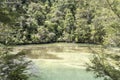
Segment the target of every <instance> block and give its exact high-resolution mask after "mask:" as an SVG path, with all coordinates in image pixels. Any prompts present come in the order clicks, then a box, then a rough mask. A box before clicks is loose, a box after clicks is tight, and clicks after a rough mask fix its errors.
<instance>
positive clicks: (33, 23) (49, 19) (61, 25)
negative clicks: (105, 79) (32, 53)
mask: <svg viewBox="0 0 120 80" xmlns="http://www.w3.org/2000/svg"><path fill="white" fill-rule="evenodd" d="M94 2H96V3H95V4H93V3H94ZM99 3H100V1H99V0H98V1H95V0H80V1H78V0H64V1H62V0H44V1H43V0H28V1H25V0H20V3H19V4H17V3H16V4H10V5H11V7H10V9H13V8H14V9H13V10H15V11H14V12H16V15H17V18H16V16H15V14H13V16H14V17H15V20H14V19H12V20H13V22H14V25H12V26H14V27H13V28H12V29H9V31H10V33H8V34H10V35H12V37H9V39H10V40H12V41H8V43H7V44H28V43H43V42H44V43H47V42H57V41H64V42H79V43H97V44H99V43H103V42H104V37H105V35H106V31H105V30H106V25H104V24H105V23H104V22H103V21H100V20H98V18H99V17H104V15H106V17H107V18H108V17H109V15H110V14H112V13H111V12H109V14H106V13H105V14H101V12H102V11H103V10H104V9H105V10H106V11H110V9H109V8H107V7H105V5H103V4H99ZM12 6H14V7H12ZM7 7H8V5H7ZM7 7H6V8H7ZM0 9H2V8H0ZM7 11H8V10H7ZM8 12H9V13H10V12H11V11H8ZM19 14H20V15H19ZM8 15H9V14H8ZM5 16H6V15H5ZM9 16H11V15H9ZM6 17H7V16H6ZM106 17H105V18H106ZM2 18H4V19H6V18H5V17H4V16H2ZM103 19H104V18H103ZM0 22H3V21H0ZM9 26H10V25H8V27H9ZM41 26H42V27H41ZM39 29H43V31H42V32H40V31H39ZM2 33H4V30H3V31H2ZM13 34H14V36H13ZM41 36H44V38H43V37H42V38H41ZM0 41H1V42H2V43H5V42H4V40H1V39H0Z"/></svg>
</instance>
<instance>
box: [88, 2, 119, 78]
mask: <svg viewBox="0 0 120 80" xmlns="http://www.w3.org/2000/svg"><path fill="white" fill-rule="evenodd" d="M106 1H107V3H108V7H109V8H110V9H111V10H112V11H113V13H114V15H115V16H114V17H115V18H114V19H112V22H111V20H108V21H106V22H107V24H104V25H106V27H107V28H106V36H105V41H104V43H103V45H102V46H103V48H101V50H100V52H96V51H94V50H93V53H94V55H93V59H91V64H88V68H87V70H88V71H93V72H94V73H95V75H96V77H97V78H98V77H103V78H104V80H120V49H119V47H118V46H119V44H120V42H119V40H120V35H119V33H120V26H119V20H120V17H119V14H118V12H119V9H118V6H119V5H118V3H120V1H119V0H111V1H112V2H111V1H109V0H106ZM111 3H112V4H111ZM116 3H117V4H116ZM109 21H110V22H109ZM113 46H114V47H113ZM117 47H118V48H117Z"/></svg>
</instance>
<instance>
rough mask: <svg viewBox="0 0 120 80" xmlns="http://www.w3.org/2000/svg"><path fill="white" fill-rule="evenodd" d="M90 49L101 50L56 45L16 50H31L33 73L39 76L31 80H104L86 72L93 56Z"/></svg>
mask: <svg viewBox="0 0 120 80" xmlns="http://www.w3.org/2000/svg"><path fill="white" fill-rule="evenodd" d="M88 47H92V48H95V49H96V50H97V49H98V48H99V46H96V45H86V44H74V43H56V44H45V45H29V46H21V47H17V48H16V49H18V50H19V49H29V50H31V53H30V54H28V57H29V58H31V59H32V61H33V63H34V64H35V66H34V69H33V70H34V71H33V72H34V73H37V74H38V75H37V77H32V78H31V79H30V80H102V79H95V78H94V77H93V76H94V75H93V73H91V72H90V73H88V72H86V71H85V63H86V62H87V63H88V62H89V58H91V55H92V54H91V53H90V50H89V48H88ZM36 69H37V70H36ZM35 71H36V72H35Z"/></svg>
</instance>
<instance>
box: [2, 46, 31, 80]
mask: <svg viewBox="0 0 120 80" xmlns="http://www.w3.org/2000/svg"><path fill="white" fill-rule="evenodd" d="M25 54H26V52H25V51H21V52H18V53H11V48H7V47H6V46H5V47H3V48H2V47H0V79H1V80H18V79H19V80H28V78H29V74H28V65H29V64H30V61H28V60H26V59H25Z"/></svg>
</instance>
